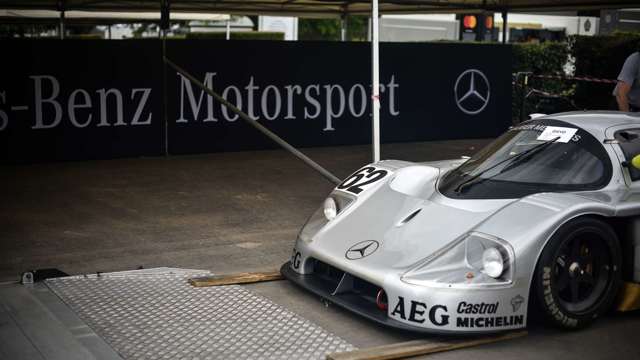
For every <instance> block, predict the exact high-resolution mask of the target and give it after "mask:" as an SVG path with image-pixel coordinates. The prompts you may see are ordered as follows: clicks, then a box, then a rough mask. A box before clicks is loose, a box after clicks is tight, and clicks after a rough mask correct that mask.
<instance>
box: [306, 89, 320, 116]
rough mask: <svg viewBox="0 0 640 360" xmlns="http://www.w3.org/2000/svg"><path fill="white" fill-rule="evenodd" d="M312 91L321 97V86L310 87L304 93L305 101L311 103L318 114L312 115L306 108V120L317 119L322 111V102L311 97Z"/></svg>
mask: <svg viewBox="0 0 640 360" xmlns="http://www.w3.org/2000/svg"><path fill="white" fill-rule="evenodd" d="M312 89H315V90H316V95H320V86H319V85H309V86H308V87H307V88H306V89H305V91H304V97H305V99H307V102H308V103H311V105H313V107H315V108H316V112H315V113H313V115H312V114H311V113H309V112H308V111H307V107H306V106H305V107H304V118H305V119H315V118H317V117H318V115H320V110H321V109H322V108H321V107H320V102H319V101H318V100H317V99H315V98H314V97H312V96H311V91H310V90H312Z"/></svg>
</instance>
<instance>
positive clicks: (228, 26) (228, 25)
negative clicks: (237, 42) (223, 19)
mask: <svg viewBox="0 0 640 360" xmlns="http://www.w3.org/2000/svg"><path fill="white" fill-rule="evenodd" d="M229 39H231V20H230V19H227V40H229Z"/></svg>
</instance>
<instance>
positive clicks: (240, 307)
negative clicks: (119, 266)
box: [46, 268, 354, 360]
mask: <svg viewBox="0 0 640 360" xmlns="http://www.w3.org/2000/svg"><path fill="white" fill-rule="evenodd" d="M196 275H210V274H209V273H208V272H204V271H197V270H180V269H168V268H162V269H152V270H150V271H149V270H141V271H127V272H120V273H109V274H101V275H100V276H96V275H91V276H71V277H64V278H56V279H49V280H47V282H46V284H47V286H48V287H49V288H50V289H51V290H52V291H54V292H55V293H56V294H57V295H58V296H59V297H60V298H61V299H62V300H63V301H64V302H65V303H66V304H67V305H69V307H71V308H72V309H73V310H74V311H75V312H76V313H77V314H78V315H79V316H80V318H82V319H83V320H84V321H85V322H86V323H87V324H88V325H89V326H90V327H91V328H92V329H93V330H94V331H95V332H96V333H98V334H99V335H100V336H101V337H102V338H104V339H105V341H106V342H108V343H109V344H110V345H111V346H112V347H113V348H114V349H115V350H116V351H117V352H118V353H119V354H120V355H121V356H122V357H124V358H125V359H194V360H195V359H199V360H203V359H324V357H325V355H326V354H328V353H333V352H340V351H349V350H353V349H354V347H353V346H352V345H350V344H349V343H347V342H345V341H344V340H342V339H341V338H339V337H337V336H335V335H333V334H331V333H329V332H327V331H325V330H324V329H322V328H320V327H319V326H317V325H315V324H313V323H311V322H310V321H308V320H305V319H303V318H301V317H300V316H297V315H296V314H294V313H292V312H290V311H288V310H286V309H284V308H282V307H281V306H279V305H277V304H275V303H273V302H271V301H270V300H268V299H266V298H264V297H262V296H259V295H256V294H254V293H252V292H250V291H248V290H246V289H244V288H242V287H240V286H238V285H231V286H219V287H206V288H194V287H192V286H190V285H189V284H188V283H187V279H188V278H189V277H193V276H196Z"/></svg>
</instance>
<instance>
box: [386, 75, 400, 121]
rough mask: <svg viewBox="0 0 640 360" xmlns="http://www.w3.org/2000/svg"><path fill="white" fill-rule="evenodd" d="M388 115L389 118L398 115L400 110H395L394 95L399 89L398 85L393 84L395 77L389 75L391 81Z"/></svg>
mask: <svg viewBox="0 0 640 360" xmlns="http://www.w3.org/2000/svg"><path fill="white" fill-rule="evenodd" d="M388 86H389V113H390V114H391V116H397V115H400V110H397V109H396V95H395V89H396V88H398V87H400V85H398V84H396V83H395V76H394V75H391V81H389V85H388Z"/></svg>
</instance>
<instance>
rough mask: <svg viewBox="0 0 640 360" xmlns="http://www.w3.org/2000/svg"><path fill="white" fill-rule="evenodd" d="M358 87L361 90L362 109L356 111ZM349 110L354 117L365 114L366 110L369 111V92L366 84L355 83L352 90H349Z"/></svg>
mask: <svg viewBox="0 0 640 360" xmlns="http://www.w3.org/2000/svg"><path fill="white" fill-rule="evenodd" d="M356 89H358V90H359V91H360V111H356V105H355V99H354V97H355V93H356ZM349 111H350V112H351V115H353V116H354V117H360V116H362V115H363V114H364V112H365V111H367V92H366V90H365V88H364V86H362V85H360V84H355V85H353V86H352V87H351V90H349Z"/></svg>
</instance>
